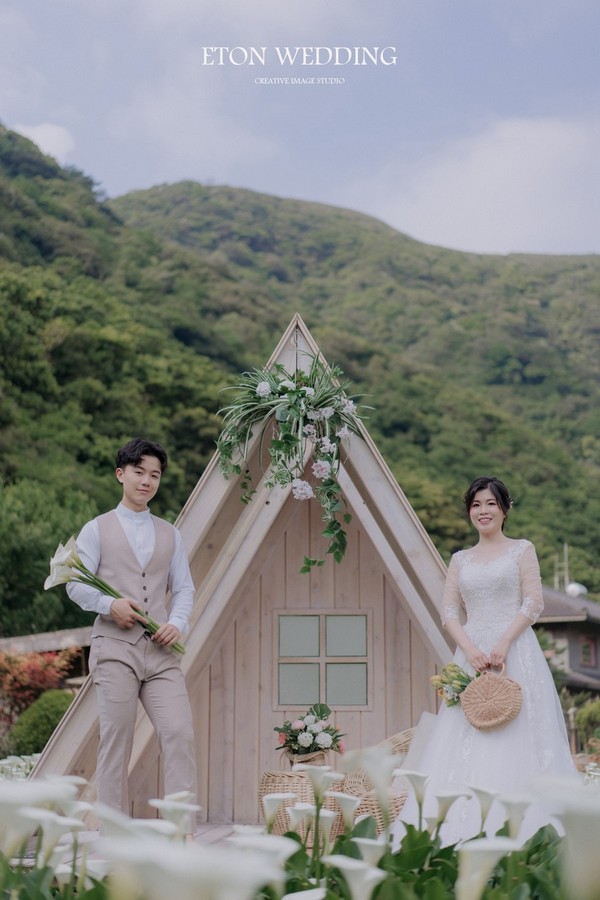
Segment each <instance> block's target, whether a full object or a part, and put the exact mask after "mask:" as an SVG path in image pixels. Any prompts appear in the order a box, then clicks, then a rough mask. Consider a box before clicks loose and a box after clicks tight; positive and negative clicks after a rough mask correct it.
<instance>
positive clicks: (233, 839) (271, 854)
mask: <svg viewBox="0 0 600 900" xmlns="http://www.w3.org/2000/svg"><path fill="white" fill-rule="evenodd" d="M227 843H228V844H229V845H230V846H232V847H238V848H239V849H240V850H246V851H248V852H250V853H260V854H262V855H263V856H264V857H265V858H267V859H269V860H270V861H272V862H273V863H274V864H275V865H277V866H280V867H281V866H283V864H284V863H285V861H286V860H287V859H289V857H290V856H293V854H294V853H296V852H297V851H298V848H299V844H298V843H297V841H295V840H292V838H288V837H285V836H284V835H279V834H232V835H230V836H229V837H228V838H227Z"/></svg>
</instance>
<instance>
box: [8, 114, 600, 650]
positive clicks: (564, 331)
mask: <svg viewBox="0 0 600 900" xmlns="http://www.w3.org/2000/svg"><path fill="white" fill-rule="evenodd" d="M294 312H300V314H301V315H302V316H303V318H304V319H305V321H306V323H307V325H308V327H309V328H310V330H311V331H312V333H313V335H314V336H315V338H316V340H317V341H318V343H319V345H320V346H321V348H322V350H323V353H324V355H325V357H326V358H327V360H328V361H329V362H330V363H337V364H339V365H340V366H341V367H342V369H343V370H344V372H345V374H346V375H347V376H348V377H349V378H350V379H351V380H352V383H353V391H354V392H356V393H358V394H363V395H365V396H364V402H365V403H366V404H368V405H369V406H372V407H373V410H370V411H369V412H368V415H369V418H368V420H367V426H368V428H369V430H370V432H371V434H372V435H373V437H374V439H375V441H376V443H377V444H378V446H379V447H380V449H381V450H382V452H383V454H384V456H385V458H386V460H387V462H388V463H389V465H390V467H391V468H392V470H393V472H394V474H395V476H396V477H397V478H398V481H399V482H400V484H401V486H402V487H403V489H404V490H405V492H406V494H407V495H408V498H409V500H410V501H411V503H412V504H413V506H414V508H415V509H416V511H417V513H418V514H419V516H420V517H421V519H422V521H423V523H424V524H425V526H426V528H427V529H428V531H429V533H430V534H431V536H432V538H433V540H434V542H435V543H436V545H437V546H438V548H439V549H440V551H441V553H442V555H443V556H444V557H445V558H448V555H449V554H450V552H452V551H453V550H455V549H457V548H458V547H460V546H463V545H465V543H468V541H469V540H470V537H469V528H468V526H467V524H466V522H465V521H464V519H463V517H462V510H461V507H460V496H461V494H462V492H463V491H464V488H465V487H466V484H467V483H468V481H469V480H470V479H471V478H472V477H474V476H476V475H478V474H482V473H489V474H496V475H498V476H500V477H504V478H505V479H506V481H507V482H508V484H509V486H510V488H511V492H512V494H513V496H514V498H515V508H514V510H513V513H512V514H511V523H510V529H509V533H510V534H511V535H512V536H520V535H525V536H527V537H530V538H531V539H532V540H533V541H534V542H535V543H536V545H537V548H538V552H539V555H540V558H541V562H542V568H543V574H544V577H545V580H546V581H548V582H551V581H552V577H553V571H554V559H555V557H556V555H557V554H561V553H562V547H563V544H564V543H567V544H568V545H569V552H570V574H571V578H572V579H574V580H577V581H580V582H583V583H584V584H586V585H587V586H588V588H589V589H590V591H591V592H592V593H593V594H595V595H596V596H597V597H598V598H600V568H599V566H598V546H599V545H600V539H599V538H600V495H599V487H598V486H599V484H600V478H599V475H600V412H599V404H598V399H599V394H600V377H599V376H600V371H599V360H600V354H599V352H598V350H599V346H598V344H599V341H598V337H599V334H600V258H599V257H597V256H577V257H566V256H565V257H559V256H552V257H550V256H520V255H512V256H506V257H500V256H481V255H475V254H466V253H459V252H456V251H451V250H445V249H441V248H438V247H431V246H427V245H425V244H421V243H419V242H417V241H414V240H411V239H410V238H408V237H406V236H405V235H402V234H400V233H398V232H396V231H394V230H393V229H392V228H389V227H388V226H386V225H384V224H382V223H381V222H378V221H376V220H374V219H372V218H369V217H367V216H364V215H360V214H358V213H355V212H351V211H348V210H341V209H334V208H331V207H327V206H323V205H319V204H315V203H305V202H300V201H292V200H282V199H279V198H276V197H271V196H267V195H261V194H256V193H253V192H250V191H245V190H240V189H233V188H229V187H217V186H204V185H200V184H197V183H192V182H184V183H180V184H176V185H166V186H161V187H156V188H152V189H150V190H147V191H141V192H136V193H132V194H129V195H127V196H125V197H121V198H118V199H116V200H112V201H107V200H106V198H104V197H103V196H102V194H101V192H100V191H99V190H98V188H97V186H96V185H95V184H94V182H93V180H92V179H91V178H89V177H88V176H87V175H85V174H83V173H81V172H80V171H78V170H75V169H69V168H67V169H65V168H61V167H60V166H58V164H57V163H56V162H55V161H54V160H53V159H51V158H49V157H47V156H44V155H43V154H42V153H41V152H40V151H39V150H38V149H37V148H36V147H35V145H34V144H32V143H31V142H29V141H28V140H26V139H25V138H22V137H20V136H19V135H17V134H15V133H13V132H10V131H8V130H6V129H5V128H3V127H2V126H0V509H1V513H2V514H1V516H0V634H1V635H10V634H19V633H26V632H30V631H43V630H50V629H55V628H64V627H71V626H75V625H78V624H83V623H84V622H87V621H89V618H88V617H87V616H85V615H84V614H82V613H81V612H80V611H79V610H78V608H77V607H75V605H74V604H72V603H70V601H68V600H67V599H65V596H64V591H63V590H62V589H60V588H59V589H55V590H53V591H51V592H48V593H45V592H44V591H43V589H42V585H43V581H44V578H45V575H46V572H47V562H48V559H49V557H50V555H51V553H52V552H53V550H54V548H55V546H56V544H57V543H58V541H59V540H64V539H65V538H67V537H68V536H69V535H70V534H72V533H73V532H74V531H76V530H77V529H78V528H79V526H80V525H81V524H82V523H83V522H84V521H85V520H86V519H87V518H89V517H90V516H92V515H94V514H95V513H97V512H99V511H102V510H104V509H107V508H109V507H110V506H111V505H113V504H114V503H115V502H116V501H117V500H118V497H119V492H118V485H117V483H116V481H115V480H114V478H113V477H112V474H111V473H112V468H113V458H114V451H115V449H116V447H117V446H118V445H119V444H120V443H121V442H123V441H124V440H126V439H128V438H129V437H131V436H132V435H134V434H138V433H143V434H146V435H148V436H151V437H153V438H155V439H157V440H160V441H161V442H163V443H165V445H166V446H167V448H168V449H169V451H170V454H171V460H172V461H171V464H170V466H169V469H168V471H167V473H166V475H165V478H164V480H163V485H162V487H161V492H160V494H159V496H158V497H157V501H156V503H155V504H154V509H155V510H156V511H157V512H158V513H159V514H162V515H166V516H167V517H169V518H171V519H173V518H174V517H175V516H176V514H177V512H178V510H179V509H180V508H181V506H182V504H183V503H184V502H185V500H186V498H187V496H188V494H189V492H190V490H191V489H192V487H193V486H194V484H195V482H196V481H197V479H198V477H199V476H200V475H201V473H202V470H203V468H204V466H205V465H206V463H207V461H208V460H209V459H210V457H211V455H212V453H213V451H214V443H215V440H216V437H217V435H218V433H219V418H218V415H217V413H218V410H219V408H220V406H221V405H223V404H224V402H225V398H224V395H223V394H222V393H221V390H222V388H223V387H225V386H226V385H227V384H230V383H231V382H232V381H233V380H235V378H236V376H237V375H238V374H239V372H241V371H243V370H244V369H246V368H248V367H251V366H260V365H262V364H263V363H264V362H265V361H266V359H267V358H268V357H269V355H270V353H271V351H272V350H273V348H274V346H275V344H276V343H277V341H278V339H279V337H280V336H281V333H282V331H283V330H284V328H285V327H286V325H287V324H288V322H289V320H290V318H291V316H292V315H293V313H294ZM331 564H333V563H331Z"/></svg>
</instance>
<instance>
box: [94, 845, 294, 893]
mask: <svg viewBox="0 0 600 900" xmlns="http://www.w3.org/2000/svg"><path fill="white" fill-rule="evenodd" d="M99 849H100V851H101V852H102V853H103V855H104V856H105V857H106V858H109V859H112V860H113V861H114V864H113V867H112V870H111V885H112V891H113V894H112V895H113V896H121V897H125V896H131V893H130V892H131V891H132V890H133V891H137V892H138V893H139V894H142V895H143V897H144V900H164V898H165V897H176V898H177V900H215V898H226V900H251V898H253V897H254V895H255V894H256V892H257V890H258V889H259V888H261V887H263V886H264V885H267V884H272V885H274V886H276V887H277V889H278V888H279V886H280V885H281V883H282V880H283V878H282V873H281V869H280V868H279V867H278V866H276V865H274V864H273V863H272V862H270V861H267V860H266V859H265V857H264V856H263V855H262V854H256V853H242V852H240V851H239V850H236V849H234V848H230V847H215V846H211V847H210V848H203V847H201V846H200V845H199V844H185V843H178V842H177V843H173V842H169V843H165V844H164V850H163V851H162V852H161V853H157V852H156V846H155V844H154V842H146V841H142V840H137V839H133V840H131V839H129V840H123V839H119V840H114V839H106V840H104V841H101V842H100V844H99ZM119 891H122V893H119Z"/></svg>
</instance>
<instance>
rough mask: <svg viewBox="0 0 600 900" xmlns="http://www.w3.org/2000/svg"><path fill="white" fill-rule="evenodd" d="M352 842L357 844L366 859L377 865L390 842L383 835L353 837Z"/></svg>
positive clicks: (371, 864)
mask: <svg viewBox="0 0 600 900" xmlns="http://www.w3.org/2000/svg"><path fill="white" fill-rule="evenodd" d="M352 843H353V844H356V845H357V847H358V849H359V850H360V855H361V856H362V858H363V859H364V861H365V862H366V863H368V865H370V866H375V867H376V866H377V865H378V863H379V860H380V859H381V857H382V856H383V854H384V853H385V852H386V850H387V849H388V842H387V840H386V839H385V837H384V836H383V835H380V836H379V837H378V838H364V837H353V838H352Z"/></svg>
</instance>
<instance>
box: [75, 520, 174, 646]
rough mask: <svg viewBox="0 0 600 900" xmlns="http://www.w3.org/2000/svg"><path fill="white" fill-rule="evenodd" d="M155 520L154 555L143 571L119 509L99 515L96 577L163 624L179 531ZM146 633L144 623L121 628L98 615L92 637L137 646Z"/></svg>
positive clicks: (153, 522)
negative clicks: (171, 566) (176, 534)
mask: <svg viewBox="0 0 600 900" xmlns="http://www.w3.org/2000/svg"><path fill="white" fill-rule="evenodd" d="M151 518H152V524H153V525H154V552H153V554H152V557H151V558H150V560H149V562H148V564H147V565H146V567H145V568H144V569H142V568H141V566H140V564H139V562H138V561H137V559H136V556H135V553H134V552H133V550H132V548H131V544H130V543H129V541H128V540H127V536H126V534H125V532H124V531H123V528H122V526H121V523H120V522H119V517H118V515H117V513H116V512H115V510H111V511H110V512H108V513H104V515H102V516H98V518H97V519H96V522H97V523H98V534H99V537H100V564H99V566H98V571H97V572H96V574H97V575H98V577H99V578H101V579H102V580H103V581H105V582H106V583H107V584H109V585H110V586H111V587H113V588H115V590H117V591H119V593H120V594H122V595H123V596H124V597H129V599H131V600H135V601H136V602H137V604H138V606H140V607H141V608H142V609H143V610H145V612H147V613H149V614H150V615H151V616H152V618H153V619H155V620H156V621H157V622H158V623H159V624H161V625H162V623H163V622H166V621H167V619H168V613H167V590H168V587H167V581H168V577H169V567H170V565H171V560H172V558H173V554H174V552H175V528H174V526H173V525H170V524H169V522H165V521H164V519H159V518H158V517H157V516H152V517H151ZM143 633H144V629H143V627H142V625H141V624H138V623H136V624H135V625H134V626H133V628H121V627H120V626H119V625H117V623H116V622H114V621H113V620H112V619H111V618H110V616H97V617H96V620H95V622H94V628H93V632H92V636H93V637H97V636H98V635H101V636H103V637H113V638H117V639H118V640H121V641H127V643H128V644H135V643H137V641H139V639H140V638H141V636H142V635H143Z"/></svg>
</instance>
